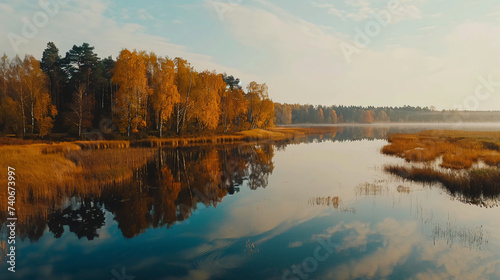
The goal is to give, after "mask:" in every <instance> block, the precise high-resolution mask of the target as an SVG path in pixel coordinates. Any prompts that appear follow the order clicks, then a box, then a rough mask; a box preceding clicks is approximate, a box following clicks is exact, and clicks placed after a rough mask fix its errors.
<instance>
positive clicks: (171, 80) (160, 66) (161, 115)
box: [146, 53, 180, 137]
mask: <svg viewBox="0 0 500 280" xmlns="http://www.w3.org/2000/svg"><path fill="white" fill-rule="evenodd" d="M146 66H147V67H146V68H147V72H148V78H149V79H148V80H149V87H150V89H151V90H152V97H151V101H152V107H153V110H154V113H155V121H156V124H157V129H158V130H159V132H160V137H162V135H163V123H164V121H166V120H168V119H169V118H170V116H171V115H172V113H173V111H174V105H175V104H177V103H179V101H180V96H179V92H178V91H177V86H176V85H175V64H174V62H173V61H172V60H170V59H168V58H161V57H160V58H158V57H157V56H156V55H155V54H154V53H150V54H149V55H148V56H147V59H146Z"/></svg>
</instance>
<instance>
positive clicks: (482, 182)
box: [384, 165, 500, 200]
mask: <svg viewBox="0 0 500 280" xmlns="http://www.w3.org/2000/svg"><path fill="white" fill-rule="evenodd" d="M384 170H385V171H386V172H388V173H391V174H393V175H397V176H399V177H401V178H403V179H406V180H411V181H416V182H425V183H441V184H442V185H443V186H444V187H445V188H446V189H447V190H448V191H449V192H450V193H451V194H459V195H463V196H465V197H466V198H467V199H470V200H475V199H480V198H484V197H486V198H497V197H498V195H499V194H500V170H499V169H495V168H477V169H471V170H464V171H463V172H457V171H453V170H451V171H446V170H436V169H434V168H432V167H430V166H425V167H405V166H397V165H388V166H385V167H384Z"/></svg>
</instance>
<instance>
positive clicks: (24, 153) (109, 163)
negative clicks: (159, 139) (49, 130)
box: [0, 143, 154, 221]
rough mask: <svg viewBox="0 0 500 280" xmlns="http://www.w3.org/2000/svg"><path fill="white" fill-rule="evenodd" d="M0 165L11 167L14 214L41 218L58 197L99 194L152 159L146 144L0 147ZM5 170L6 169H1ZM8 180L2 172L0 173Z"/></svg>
mask: <svg viewBox="0 0 500 280" xmlns="http://www.w3.org/2000/svg"><path fill="white" fill-rule="evenodd" d="M0 154H1V155H2V157H0V165H1V166H5V167H7V166H10V167H13V168H15V173H16V174H15V183H16V209H17V210H18V211H17V215H18V218H19V219H20V220H21V219H24V220H26V221H27V220H29V219H30V217H31V215H32V214H33V213H38V214H41V215H42V216H45V215H46V214H47V213H45V212H46V211H47V205H57V204H59V203H62V200H63V198H65V197H71V196H73V195H78V196H81V197H86V196H95V195H97V196H98V195H100V193H101V191H102V188H103V187H105V186H106V185H110V184H114V183H120V182H124V181H127V180H129V179H131V178H132V177H133V176H134V171H135V170H137V169H138V168H141V167H142V166H144V165H145V164H146V163H147V162H148V160H150V159H152V158H153V157H154V150H153V149H147V148H129V149H95V150H81V148H80V146H78V145H75V144H73V143H64V144H54V145H47V144H35V145H22V146H1V147H0ZM6 169H7V168H6ZM0 181H2V182H7V172H6V171H5V172H0ZM6 196H7V191H5V192H0V207H1V208H2V209H7V205H6V203H7V197H6Z"/></svg>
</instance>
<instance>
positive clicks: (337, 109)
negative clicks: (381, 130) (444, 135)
mask: <svg viewBox="0 0 500 280" xmlns="http://www.w3.org/2000/svg"><path fill="white" fill-rule="evenodd" d="M274 108H275V116H276V119H275V123H276V124H277V125H291V124H307V123H311V124H338V123H365V124H369V123H389V122H391V123H415V122H434V123H440V122H442V123H451V122H453V123H456V122H500V111H456V110H442V111H436V110H435V109H433V108H432V109H431V108H428V107H423V108H422V107H412V106H403V107H361V106H322V105H317V106H313V105H299V104H286V103H285V104H281V103H274Z"/></svg>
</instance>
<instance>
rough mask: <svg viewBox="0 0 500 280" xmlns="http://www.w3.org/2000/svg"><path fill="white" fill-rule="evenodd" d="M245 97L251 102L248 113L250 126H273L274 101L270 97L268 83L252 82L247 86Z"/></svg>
mask: <svg viewBox="0 0 500 280" xmlns="http://www.w3.org/2000/svg"><path fill="white" fill-rule="evenodd" d="M245 97H246V99H247V100H248V102H249V108H248V114H247V115H248V122H249V123H250V128H252V129H254V128H260V127H268V126H272V125H273V124H274V103H273V102H272V101H271V100H270V99H269V95H268V87H267V85H266V84H265V83H264V84H258V83H256V82H251V83H250V84H248V86H247V93H246V96H245Z"/></svg>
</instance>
